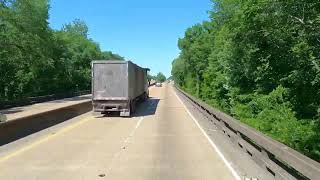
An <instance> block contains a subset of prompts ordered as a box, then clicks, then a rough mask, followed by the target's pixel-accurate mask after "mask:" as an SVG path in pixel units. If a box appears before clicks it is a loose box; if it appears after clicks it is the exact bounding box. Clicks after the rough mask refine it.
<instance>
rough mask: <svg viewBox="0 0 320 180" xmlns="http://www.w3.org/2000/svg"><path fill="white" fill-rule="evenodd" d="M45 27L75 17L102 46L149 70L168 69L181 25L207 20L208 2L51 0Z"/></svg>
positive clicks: (184, 26)
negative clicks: (83, 23) (84, 24)
mask: <svg viewBox="0 0 320 180" xmlns="http://www.w3.org/2000/svg"><path fill="white" fill-rule="evenodd" d="M50 6H51V9H50V19H49V22H50V26H51V27H52V28H54V29H60V28H61V26H62V25H63V24H66V23H69V22H71V21H72V20H74V19H76V18H78V19H81V20H84V21H85V22H86V23H87V25H88V26H89V34H90V38H92V39H93V40H94V41H96V42H98V43H99V44H100V47H101V49H102V50H110V51H113V52H115V53H118V54H120V55H122V56H124V57H125V58H126V59H127V60H132V61H133V62H134V63H136V64H138V65H140V66H142V67H148V68H150V69H151V74H154V75H155V74H156V73H158V72H163V73H164V74H165V75H166V76H169V75H170V74H171V73H170V72H171V62H172V60H173V59H174V58H175V57H177V56H178V55H179V49H178V47H177V41H178V38H179V37H183V35H184V31H185V30H186V28H188V27H190V26H192V25H194V24H196V23H201V22H202V21H204V20H208V11H209V10H210V9H211V7H212V6H211V2H210V0H158V1H154V0H86V1H84V0H83V1H79V0H51V4H50Z"/></svg>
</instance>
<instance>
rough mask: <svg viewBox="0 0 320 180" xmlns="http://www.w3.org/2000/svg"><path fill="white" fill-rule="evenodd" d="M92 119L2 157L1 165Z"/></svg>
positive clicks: (82, 121)
mask: <svg viewBox="0 0 320 180" xmlns="http://www.w3.org/2000/svg"><path fill="white" fill-rule="evenodd" d="M91 119H92V118H86V119H83V120H81V121H79V122H77V123H75V124H72V125H70V126H68V127H65V128H63V129H61V130H60V131H58V132H57V133H55V134H50V135H48V136H46V137H44V138H42V139H40V140H39V141H36V142H35V143H32V144H30V145H28V146H25V147H23V148H22V149H19V150H17V151H15V152H13V153H10V154H8V155H6V156H4V157H0V163H2V162H4V161H6V160H8V159H10V158H12V157H14V156H17V155H19V154H21V153H24V152H26V151H28V150H30V149H32V148H34V147H36V146H38V145H40V144H42V143H44V142H47V141H49V140H50V139H52V138H54V137H57V136H59V135H61V134H63V133H65V132H67V131H70V130H72V129H74V128H76V127H78V126H80V125H82V124H84V123H86V122H88V121H89V120H91Z"/></svg>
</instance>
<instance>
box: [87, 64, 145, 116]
mask: <svg viewBox="0 0 320 180" xmlns="http://www.w3.org/2000/svg"><path fill="white" fill-rule="evenodd" d="M148 70H149V69H146V68H141V67H139V66H137V65H136V64H134V63H132V62H131V61H109V60H108V61H101V60H99V61H93V62H92V105H93V111H94V112H101V113H107V112H120V116H130V115H131V113H132V112H134V111H135V108H136V104H137V102H138V101H139V100H146V99H148V97H149V90H148V87H149V82H148V79H147V71H148Z"/></svg>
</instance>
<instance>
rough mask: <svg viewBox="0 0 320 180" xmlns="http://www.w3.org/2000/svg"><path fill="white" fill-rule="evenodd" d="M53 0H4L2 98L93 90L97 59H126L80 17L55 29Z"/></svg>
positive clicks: (0, 13) (0, 0)
mask: <svg viewBox="0 0 320 180" xmlns="http://www.w3.org/2000/svg"><path fill="white" fill-rule="evenodd" d="M49 8H50V4H49V0H0V74H1V76H0V101H11V100H17V99H22V98H25V97H30V96H39V95H48V94H55V93H65V92H75V91H79V90H89V89H90V86H91V85H90V83H91V61H92V60H96V59H115V60H123V57H121V56H119V55H117V54H114V53H112V52H109V51H106V52H105V51H102V50H101V49H100V47H99V44H98V43H96V42H95V41H93V40H92V39H90V38H89V37H88V36H89V30H88V26H87V25H86V23H85V22H84V21H82V20H79V19H75V20H74V21H73V22H70V23H68V24H65V25H64V26H63V27H62V28H61V29H60V30H54V29H52V28H50V26H49V23H48V19H49Z"/></svg>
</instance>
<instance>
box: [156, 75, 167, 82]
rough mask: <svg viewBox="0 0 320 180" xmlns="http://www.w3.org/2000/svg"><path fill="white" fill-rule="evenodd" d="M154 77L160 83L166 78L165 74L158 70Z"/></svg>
mask: <svg viewBox="0 0 320 180" xmlns="http://www.w3.org/2000/svg"><path fill="white" fill-rule="evenodd" d="M155 78H156V80H157V81H158V82H161V83H162V82H165V81H166V80H167V78H166V76H165V75H164V74H163V73H161V72H159V73H158V74H157V76H156V77H155Z"/></svg>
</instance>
